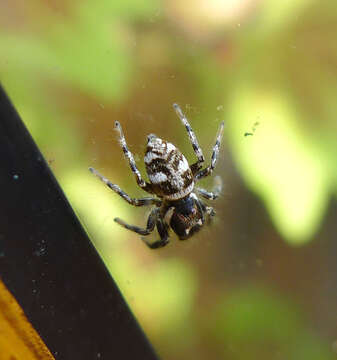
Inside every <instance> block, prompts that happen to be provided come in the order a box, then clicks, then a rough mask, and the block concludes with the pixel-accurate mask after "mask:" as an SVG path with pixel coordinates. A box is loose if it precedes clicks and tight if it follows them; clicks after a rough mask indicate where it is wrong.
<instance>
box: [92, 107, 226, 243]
mask: <svg viewBox="0 0 337 360" xmlns="http://www.w3.org/2000/svg"><path fill="white" fill-rule="evenodd" d="M173 106H174V108H175V110H176V112H177V114H178V116H179V118H180V119H181V121H182V123H183V124H184V126H185V128H186V130H187V133H188V136H189V138H190V141H191V143H192V146H193V150H194V152H195V154H196V156H197V158H198V160H197V161H196V162H195V163H194V164H192V165H191V166H190V165H189V164H188V162H187V160H186V158H185V156H184V155H183V154H182V153H181V152H180V151H179V150H178V149H177V148H176V147H175V146H174V145H173V144H171V143H169V142H167V141H165V140H162V139H160V138H158V137H157V136H156V135H153V134H150V135H149V136H148V137H147V147H146V151H145V157H144V162H145V166H146V172H147V174H148V177H149V179H150V182H149V183H148V182H146V181H144V180H143V178H142V176H141V174H140V172H139V170H138V168H137V166H136V163H135V160H134V158H133V155H132V153H131V152H130V151H129V149H128V147H127V144H126V141H125V138H124V134H123V131H122V128H121V125H120V124H119V122H118V121H116V122H115V127H116V129H117V130H118V132H119V136H120V143H121V146H122V149H123V152H124V154H125V156H126V158H127V159H128V161H129V164H130V168H131V170H132V172H133V173H134V175H135V177H136V181H137V184H138V185H139V186H140V187H141V188H142V189H143V190H145V191H147V192H148V193H151V194H154V195H156V197H146V198H142V199H133V198H130V197H129V195H127V194H126V193H125V192H124V191H123V190H122V189H121V188H120V187H119V186H118V185H116V184H112V183H111V182H110V181H109V180H108V179H107V178H105V177H104V176H102V175H101V174H100V173H99V172H98V171H96V170H95V169H93V168H89V170H90V171H91V172H92V173H93V174H94V175H96V176H97V177H99V178H100V179H101V180H102V181H103V182H104V183H105V184H106V185H108V186H109V188H110V189H112V190H114V191H115V192H116V193H117V194H119V195H120V196H121V197H122V198H123V199H124V200H126V201H127V202H128V203H129V204H131V205H134V206H144V205H155V207H154V208H153V210H152V211H151V213H150V215H149V217H148V220H147V225H146V228H145V229H144V228H140V227H138V226H133V225H129V224H127V223H125V222H124V221H123V220H121V219H119V218H115V221H116V222H117V223H118V224H120V225H122V226H123V227H125V228H126V229H129V230H132V231H134V232H136V233H138V234H140V235H149V234H150V233H151V232H152V231H153V230H154V228H155V227H157V230H158V233H159V236H160V239H159V240H157V241H155V242H152V243H151V242H149V241H148V240H147V239H145V238H142V240H143V241H144V242H145V243H146V244H147V245H148V246H149V247H150V248H151V249H155V248H159V247H163V246H165V245H166V244H167V243H168V237H169V235H168V231H169V229H170V228H171V229H172V230H173V231H174V232H175V233H176V234H177V235H178V237H179V239H180V240H185V239H187V238H189V237H191V236H192V235H193V234H194V233H195V232H197V231H198V230H199V229H200V228H201V227H202V226H203V225H204V223H205V221H206V219H207V217H209V216H214V215H215V212H214V210H213V208H212V207H210V206H206V205H205V204H204V203H203V201H202V200H201V199H199V198H198V197H197V195H196V194H197V193H198V194H199V195H201V196H202V197H204V198H206V199H209V200H214V199H216V198H217V197H218V196H219V194H220V191H221V180H220V177H219V176H217V177H216V178H215V187H214V190H213V192H208V191H206V190H204V189H201V188H197V187H195V183H196V182H197V181H199V180H200V179H202V178H204V177H206V176H208V175H210V174H211V173H212V171H213V170H214V168H215V164H216V161H217V157H218V154H219V147H220V142H221V138H222V134H223V128H224V123H223V122H222V123H221V124H220V129H219V132H218V135H217V138H216V142H215V145H214V147H213V153H212V158H211V164H210V165H209V166H207V167H205V168H204V169H201V168H202V163H203V162H204V161H205V158H204V155H203V153H202V150H201V148H200V146H199V144H198V141H197V139H196V137H195V134H194V132H193V130H192V128H191V126H190V124H189V122H188V120H187V118H186V117H185V115H184V114H183V112H182V111H181V109H180V107H179V106H178V105H177V104H174V105H173Z"/></svg>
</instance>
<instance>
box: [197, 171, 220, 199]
mask: <svg viewBox="0 0 337 360" xmlns="http://www.w3.org/2000/svg"><path fill="white" fill-rule="evenodd" d="M221 190H222V180H221V177H220V176H216V177H215V178H214V188H213V190H212V191H207V190H205V189H201V188H195V191H196V192H197V193H198V194H200V195H201V196H202V197H204V198H205V199H207V200H215V199H217V198H218V197H219V195H220V193H221Z"/></svg>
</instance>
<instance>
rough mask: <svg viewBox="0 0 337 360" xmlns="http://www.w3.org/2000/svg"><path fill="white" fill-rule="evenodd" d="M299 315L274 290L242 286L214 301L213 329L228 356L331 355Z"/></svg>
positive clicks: (318, 358)
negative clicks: (221, 299)
mask: <svg viewBox="0 0 337 360" xmlns="http://www.w3.org/2000/svg"><path fill="white" fill-rule="evenodd" d="M301 315H302V314H301V313H300V312H299V310H298V309H297V308H296V307H295V306H294V305H293V304H291V303H290V302H288V301H286V300H284V299H282V298H280V297H279V296H277V295H276V294H273V293H271V292H269V291H266V290H264V289H262V288H254V287H251V288H245V289H242V290H237V291H234V292H232V294H227V295H226V297H225V299H224V300H223V301H221V303H220V304H219V305H218V307H217V309H216V311H215V313H214V317H213V318H212V319H213V320H212V321H213V331H214V334H215V336H216V338H217V339H218V344H219V346H221V347H222V348H223V351H224V354H225V355H226V354H228V352H229V353H230V354H231V358H232V359H242V360H244V359H247V358H249V359H264V358H266V359H267V358H272V359H289V360H290V359H293V360H295V359H306V360H309V359H310V360H330V359H331V360H332V359H334V355H333V353H332V351H331V347H330V346H329V344H328V343H325V342H323V341H321V339H320V338H319V337H318V336H315V335H314V334H313V333H312V332H311V331H310V330H308V329H307V326H306V323H305V321H304V320H303V318H302V316H301ZM224 358H227V357H226V356H224Z"/></svg>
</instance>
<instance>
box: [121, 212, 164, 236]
mask: <svg viewBox="0 0 337 360" xmlns="http://www.w3.org/2000/svg"><path fill="white" fill-rule="evenodd" d="M157 217H158V209H153V210H152V211H151V213H150V215H149V217H148V219H147V224H146V229H143V228H141V227H138V226H134V225H129V224H127V223H126V222H125V221H124V220H122V219H120V218H115V219H114V220H115V221H116V223H117V224H119V225H121V226H123V227H124V228H125V229H128V230H131V231H134V232H135V233H137V234H139V235H144V236H146V235H149V234H151V232H152V231H153V229H154V227H155V224H156V219H157Z"/></svg>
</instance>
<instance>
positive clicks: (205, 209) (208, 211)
mask: <svg viewBox="0 0 337 360" xmlns="http://www.w3.org/2000/svg"><path fill="white" fill-rule="evenodd" d="M199 201H200V204H201V208H202V210H203V212H204V214H206V215H208V216H209V217H213V216H215V214H216V213H215V210H214V209H213V208H212V206H207V205H205V204H204V203H203V202H202V201H201V200H199Z"/></svg>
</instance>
